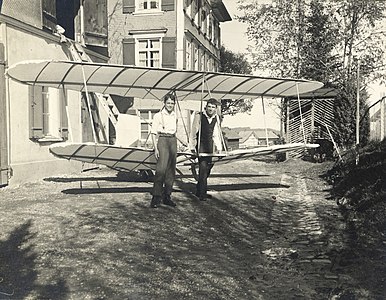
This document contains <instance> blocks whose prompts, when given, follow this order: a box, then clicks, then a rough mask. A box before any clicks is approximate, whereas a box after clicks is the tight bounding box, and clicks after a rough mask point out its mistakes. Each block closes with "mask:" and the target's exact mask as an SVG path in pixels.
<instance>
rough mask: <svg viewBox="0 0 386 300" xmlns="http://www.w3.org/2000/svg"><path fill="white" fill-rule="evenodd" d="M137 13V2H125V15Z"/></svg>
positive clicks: (126, 0) (132, 0) (133, 0)
mask: <svg viewBox="0 0 386 300" xmlns="http://www.w3.org/2000/svg"><path fill="white" fill-rule="evenodd" d="M134 11H135V0H123V13H124V14H130V13H133V12H134Z"/></svg>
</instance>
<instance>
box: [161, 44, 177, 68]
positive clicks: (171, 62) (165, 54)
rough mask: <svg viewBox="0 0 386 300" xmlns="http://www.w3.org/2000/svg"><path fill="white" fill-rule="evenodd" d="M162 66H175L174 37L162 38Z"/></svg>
mask: <svg viewBox="0 0 386 300" xmlns="http://www.w3.org/2000/svg"><path fill="white" fill-rule="evenodd" d="M162 67H163V68H175V67H176V38H175V37H164V38H163V39H162Z"/></svg>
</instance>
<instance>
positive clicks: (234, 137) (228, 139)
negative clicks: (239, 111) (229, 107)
mask: <svg viewBox="0 0 386 300" xmlns="http://www.w3.org/2000/svg"><path fill="white" fill-rule="evenodd" d="M222 131H223V135H224V140H225V143H226V145H227V150H228V151H232V150H236V149H239V148H240V139H241V137H240V136H239V134H238V133H237V131H235V130H234V129H232V128H228V127H224V128H222Z"/></svg>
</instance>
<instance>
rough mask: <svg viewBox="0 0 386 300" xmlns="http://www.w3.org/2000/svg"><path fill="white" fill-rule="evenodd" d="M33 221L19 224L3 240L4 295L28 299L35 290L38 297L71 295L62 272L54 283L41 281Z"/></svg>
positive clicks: (0, 291)
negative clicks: (32, 227) (34, 241)
mask: <svg viewBox="0 0 386 300" xmlns="http://www.w3.org/2000/svg"><path fill="white" fill-rule="evenodd" d="M31 226H32V221H31V220H29V221H26V222H25V223H23V224H21V225H20V226H18V227H17V228H15V229H14V230H13V231H12V232H11V233H10V235H9V238H8V239H7V240H5V241H1V242H0V254H1V256H0V298H1V299H25V298H26V297H27V296H28V295H30V293H31V291H35V296H36V297H37V299H67V296H66V295H67V293H68V287H67V285H66V282H65V280H64V279H62V278H61V277H60V276H59V274H56V276H55V277H54V278H53V280H52V282H54V283H53V284H48V285H39V284H37V282H36V280H37V276H38V272H37V270H36V258H37V253H36V252H35V250H34V243H33V242H32V241H33V240H34V238H35V236H36V234H34V233H32V232H31Z"/></svg>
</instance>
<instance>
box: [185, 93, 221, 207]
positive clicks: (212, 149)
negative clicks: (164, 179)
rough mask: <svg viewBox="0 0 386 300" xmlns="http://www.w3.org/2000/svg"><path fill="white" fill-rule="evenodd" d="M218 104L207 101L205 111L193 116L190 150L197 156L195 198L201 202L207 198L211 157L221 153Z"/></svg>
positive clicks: (211, 165) (210, 100)
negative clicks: (197, 170)
mask: <svg viewBox="0 0 386 300" xmlns="http://www.w3.org/2000/svg"><path fill="white" fill-rule="evenodd" d="M219 104H220V103H219V102H218V101H217V100H216V99H214V98H211V99H209V100H208V101H207V103H206V106H205V110H204V111H203V112H201V113H200V112H197V113H196V114H195V116H194V119H193V124H192V130H191V135H190V141H191V145H190V148H191V150H192V151H195V152H196V153H197V155H198V162H199V173H198V183H197V186H196V196H197V197H198V198H199V199H200V200H201V201H206V199H207V198H209V195H208V194H207V187H208V177H209V174H210V171H211V169H212V167H213V164H212V156H211V155H213V154H214V153H216V152H219V151H222V144H221V135H220V134H221V133H220V130H221V129H220V128H221V127H220V122H219V118H218V116H217V106H218V105H219ZM200 154H204V155H205V154H207V155H208V156H200Z"/></svg>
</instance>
